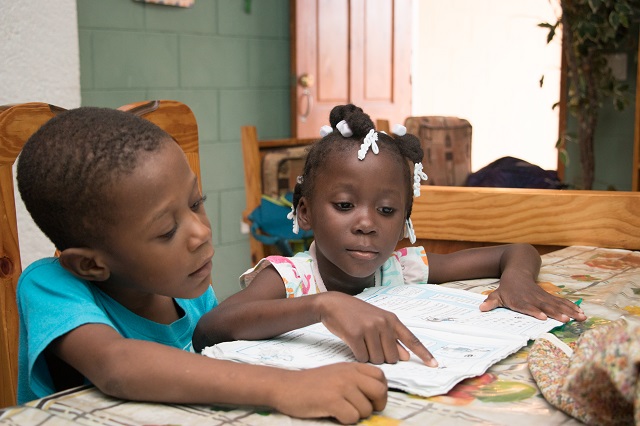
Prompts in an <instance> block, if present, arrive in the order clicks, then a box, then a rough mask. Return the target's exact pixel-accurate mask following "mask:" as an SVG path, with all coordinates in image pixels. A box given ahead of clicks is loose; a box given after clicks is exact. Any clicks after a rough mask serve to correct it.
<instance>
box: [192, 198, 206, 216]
mask: <svg viewBox="0 0 640 426" xmlns="http://www.w3.org/2000/svg"><path fill="white" fill-rule="evenodd" d="M205 201H207V196H206V195H203V196H202V197H200V199H199V200H198V201H196V202H195V203H193V204H192V205H191V210H193V211H194V212H195V211H198V210H199V209H200V207H202V204H204V202H205Z"/></svg>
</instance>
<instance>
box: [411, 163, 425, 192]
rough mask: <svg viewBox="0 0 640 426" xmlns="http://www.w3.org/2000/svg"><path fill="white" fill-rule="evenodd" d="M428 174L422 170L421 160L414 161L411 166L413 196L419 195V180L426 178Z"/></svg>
mask: <svg viewBox="0 0 640 426" xmlns="http://www.w3.org/2000/svg"><path fill="white" fill-rule="evenodd" d="M427 179H429V176H427V174H426V173H425V172H423V171H422V162H420V163H416V164H415V166H414V168H413V196H414V197H419V196H420V181H421V180H427Z"/></svg>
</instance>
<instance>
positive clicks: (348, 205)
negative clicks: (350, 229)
mask: <svg viewBox="0 0 640 426" xmlns="http://www.w3.org/2000/svg"><path fill="white" fill-rule="evenodd" d="M334 205H335V207H336V209H338V210H342V211H344V210H349V209H350V208H352V207H353V204H351V203H348V202H346V201H345V202H341V203H334Z"/></svg>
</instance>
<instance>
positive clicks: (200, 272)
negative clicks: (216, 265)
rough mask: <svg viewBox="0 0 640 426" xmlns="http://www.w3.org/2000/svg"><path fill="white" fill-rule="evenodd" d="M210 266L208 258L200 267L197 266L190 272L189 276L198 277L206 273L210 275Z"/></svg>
mask: <svg viewBox="0 0 640 426" xmlns="http://www.w3.org/2000/svg"><path fill="white" fill-rule="evenodd" d="M212 266H213V265H212V263H211V260H208V261H207V263H205V264H204V265H202V266H201V267H200V268H198V270H196V271H194V272H192V273H190V274H189V276H190V277H194V278H200V277H205V276H207V275H211V268H212Z"/></svg>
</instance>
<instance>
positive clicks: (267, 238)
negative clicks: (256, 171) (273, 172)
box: [248, 192, 313, 256]
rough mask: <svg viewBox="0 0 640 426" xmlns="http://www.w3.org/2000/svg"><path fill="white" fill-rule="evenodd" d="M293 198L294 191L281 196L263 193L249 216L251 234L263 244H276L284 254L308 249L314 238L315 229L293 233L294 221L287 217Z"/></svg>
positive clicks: (288, 254)
mask: <svg viewBox="0 0 640 426" xmlns="http://www.w3.org/2000/svg"><path fill="white" fill-rule="evenodd" d="M292 200H293V193H292V192H288V193H286V194H285V195H283V196H281V197H280V198H272V197H269V196H267V195H263V196H262V200H261V202H260V205H259V206H258V207H256V208H255V209H254V210H253V211H252V212H251V214H250V215H249V217H248V219H249V220H250V221H251V235H253V236H254V237H255V239H256V240H258V241H260V242H261V243H263V244H267V245H271V246H275V247H276V248H277V249H278V251H279V252H280V253H281V254H282V255H283V256H293V254H294V253H296V252H299V251H304V250H308V249H309V245H310V244H311V241H312V240H313V231H305V230H303V229H300V232H299V233H298V234H294V233H293V222H292V221H291V220H290V219H288V218H287V215H288V214H289V212H290V211H291V206H292Z"/></svg>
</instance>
